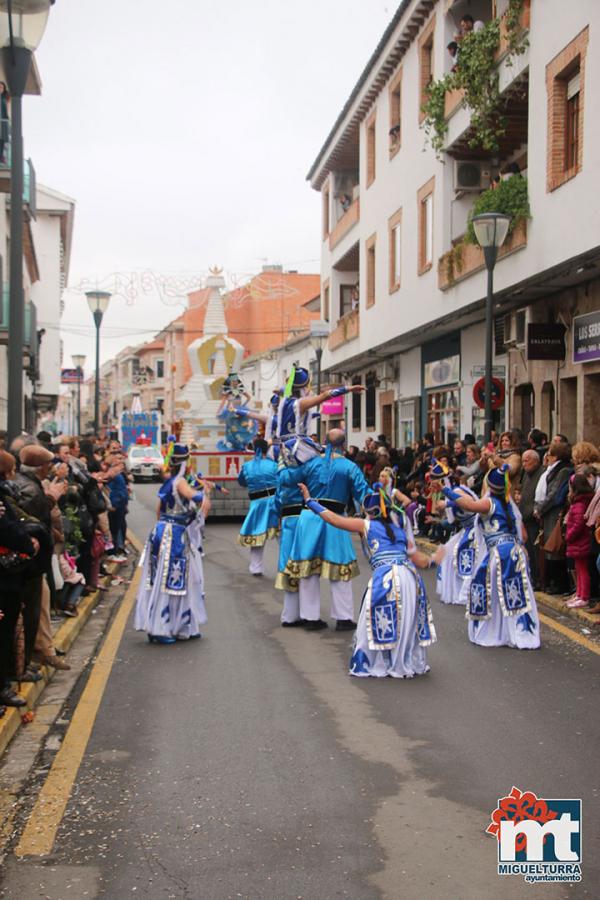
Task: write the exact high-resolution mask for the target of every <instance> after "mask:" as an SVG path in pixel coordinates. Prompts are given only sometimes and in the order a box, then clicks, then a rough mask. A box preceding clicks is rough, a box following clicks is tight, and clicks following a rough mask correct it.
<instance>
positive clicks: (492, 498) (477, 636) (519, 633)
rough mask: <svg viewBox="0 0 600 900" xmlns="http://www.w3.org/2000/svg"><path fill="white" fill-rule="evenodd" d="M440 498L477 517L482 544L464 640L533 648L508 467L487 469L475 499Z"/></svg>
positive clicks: (533, 623) (451, 494) (529, 595)
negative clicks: (478, 495) (480, 492)
mask: <svg viewBox="0 0 600 900" xmlns="http://www.w3.org/2000/svg"><path fill="white" fill-rule="evenodd" d="M444 494H445V495H446V497H447V498H448V499H449V500H452V501H453V503H455V504H456V505H457V506H459V507H460V508H461V509H463V510H465V511H466V512H471V513H477V514H478V517H479V522H480V523H481V526H482V529H483V537H484V540H485V546H486V549H485V552H484V554H483V556H482V557H481V559H480V561H479V564H478V566H477V568H476V570H475V573H474V575H473V578H472V581H471V584H470V587H469V599H468V605H467V618H468V619H469V639H470V640H471V641H472V642H473V643H474V644H480V645H481V646H483V647H503V646H507V647H516V648H518V649H519V650H534V649H536V648H538V647H539V646H540V624H539V620H538V615H537V608H536V603H535V595H534V592H533V586H532V584H531V579H530V576H529V565H528V562H527V554H526V553H525V549H524V547H523V542H524V540H525V535H524V534H523V525H522V521H521V514H520V513H519V510H518V509H517V506H516V504H515V503H514V501H513V500H512V499H511V497H510V484H509V466H508V465H507V464H505V465H502V466H501V467H499V468H494V469H490V471H489V472H488V473H487V475H486V477H485V482H484V495H483V497H482V498H481V499H480V500H475V499H473V498H472V497H467V496H465V495H464V494H461V493H460V492H459V491H457V490H454V489H452V488H444Z"/></svg>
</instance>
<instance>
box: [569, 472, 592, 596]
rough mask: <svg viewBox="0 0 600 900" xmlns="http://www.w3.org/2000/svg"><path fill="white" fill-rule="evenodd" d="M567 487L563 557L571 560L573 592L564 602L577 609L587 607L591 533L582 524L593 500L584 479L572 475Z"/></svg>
mask: <svg viewBox="0 0 600 900" xmlns="http://www.w3.org/2000/svg"><path fill="white" fill-rule="evenodd" d="M569 484H570V487H569V503H570V506H569V511H568V513H567V518H566V522H567V531H566V535H565V540H566V544H567V556H568V557H569V558H570V559H574V560H575V578H576V585H577V587H576V592H575V596H574V597H572V598H571V599H570V600H567V603H566V605H567V606H568V607H570V608H571V609H581V608H582V607H586V606H589V603H590V572H589V564H590V554H591V550H592V546H591V544H592V542H591V532H590V529H589V528H588V526H587V524H586V521H585V513H586V511H587V508H588V506H589V505H590V503H591V501H592V497H593V496H594V490H593V488H592V487H591V486H590V484H589V481H588V479H587V478H586V476H585V475H572V476H571V478H570V482H569Z"/></svg>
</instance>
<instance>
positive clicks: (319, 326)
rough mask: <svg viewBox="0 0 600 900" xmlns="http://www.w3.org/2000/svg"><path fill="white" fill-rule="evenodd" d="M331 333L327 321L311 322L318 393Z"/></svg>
mask: <svg viewBox="0 0 600 900" xmlns="http://www.w3.org/2000/svg"><path fill="white" fill-rule="evenodd" d="M328 335H329V325H328V324H327V322H322V321H320V320H316V321H312V322H311V323H310V345H311V347H312V348H313V350H314V351H315V355H316V357H317V394H320V393H321V359H322V357H323V348H324V347H325V342H326V340H327V337H328ZM317 439H318V440H319V441H320V440H321V418H320V417H319V422H318V425H317Z"/></svg>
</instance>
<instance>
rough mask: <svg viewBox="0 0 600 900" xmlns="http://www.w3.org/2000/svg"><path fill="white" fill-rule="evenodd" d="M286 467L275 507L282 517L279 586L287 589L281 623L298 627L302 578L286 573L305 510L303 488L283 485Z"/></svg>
mask: <svg viewBox="0 0 600 900" xmlns="http://www.w3.org/2000/svg"><path fill="white" fill-rule="evenodd" d="M282 472H285V469H283V470H281V471H279V473H278V477H277V491H276V493H275V503H274V509H275V512H276V514H277V515H278V516H279V520H280V532H279V559H278V562H277V577H276V578H275V588H276V589H277V590H278V591H283V608H282V610H281V624H282V626H283V628H296V627H298V626H299V625H304V624H305V623H304V620H303V619H302V618H301V617H300V598H299V593H298V581H297V579H294V580H292V581H290V579H289V577H288V576H287V575H286V574H285V567H286V566H287V562H288V559H289V558H290V551H291V549H292V546H293V543H294V536H295V534H296V526H297V525H298V519H299V518H300V513H301V512H302V506H303V504H302V494H301V493H300V488H299V487H298V486H297V485H295V484H292V485H285V486H284V485H282V484H281V475H282Z"/></svg>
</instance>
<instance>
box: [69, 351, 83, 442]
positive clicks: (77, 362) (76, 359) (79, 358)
mask: <svg viewBox="0 0 600 900" xmlns="http://www.w3.org/2000/svg"><path fill="white" fill-rule="evenodd" d="M71 359H72V360H73V365H74V366H75V368H76V369H77V434H78V436H79V437H81V382H82V379H83V367H84V366H85V356H84V355H83V353H74V354H73V356H72V357H71Z"/></svg>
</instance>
